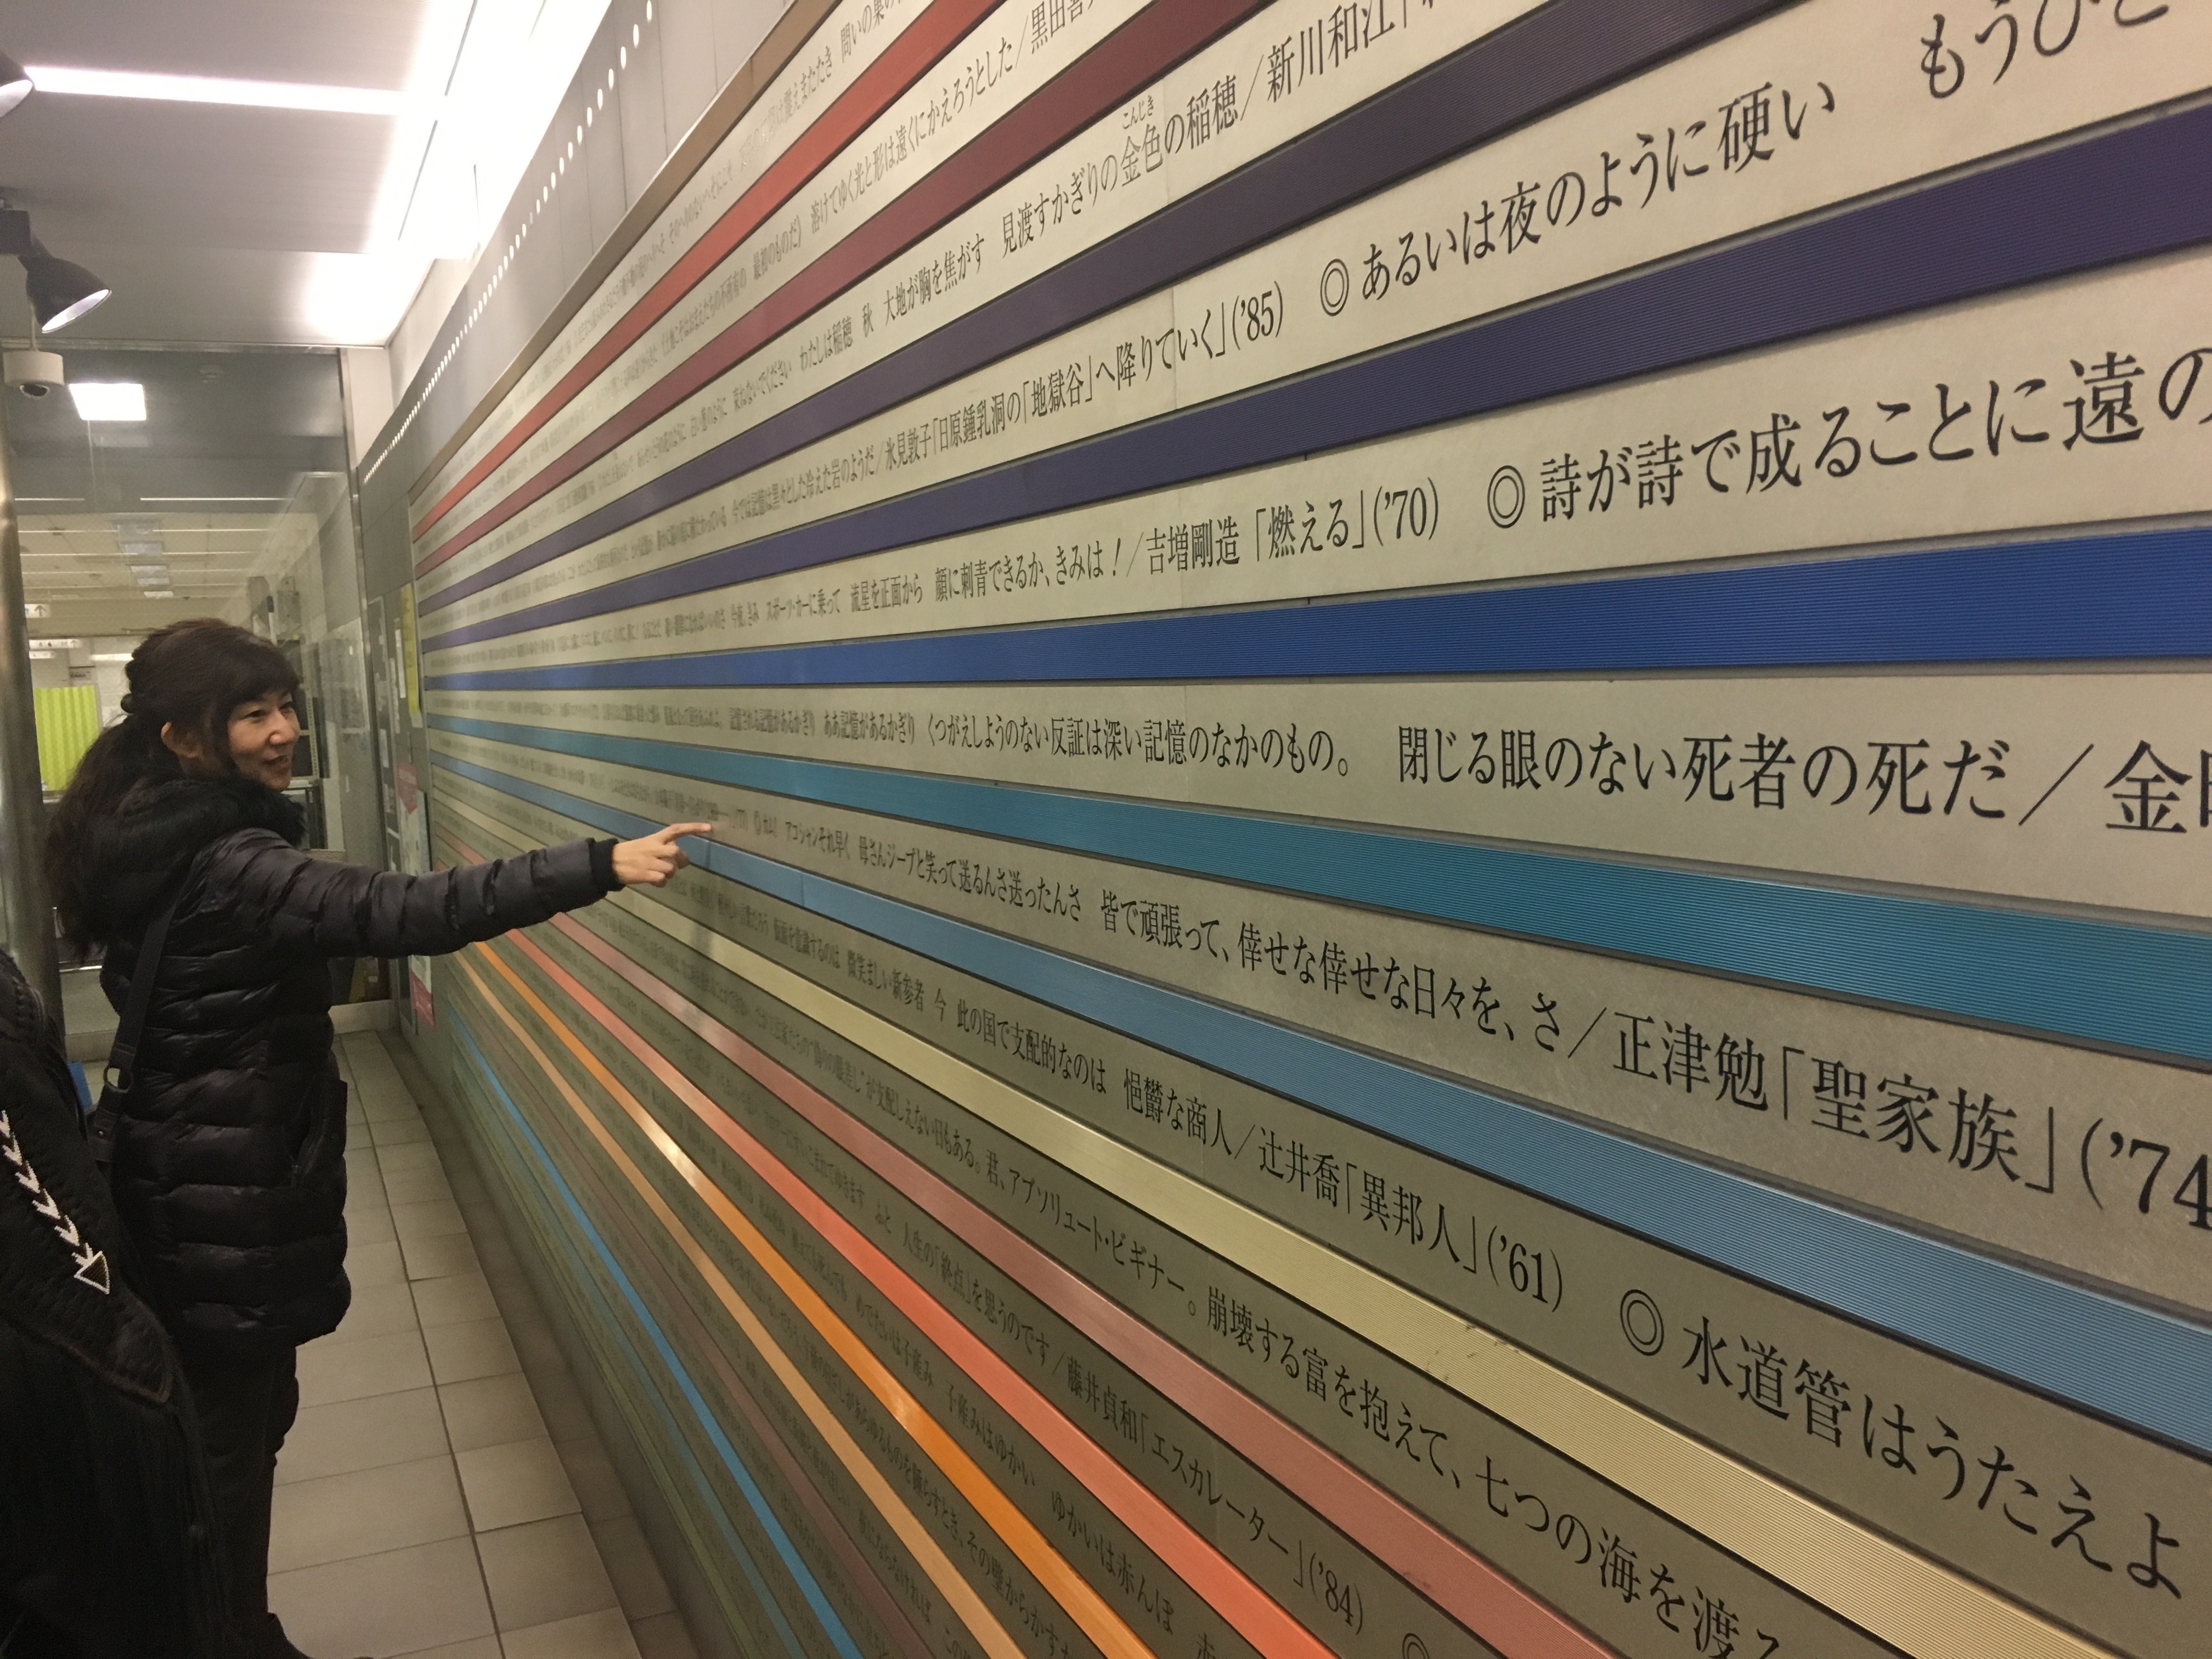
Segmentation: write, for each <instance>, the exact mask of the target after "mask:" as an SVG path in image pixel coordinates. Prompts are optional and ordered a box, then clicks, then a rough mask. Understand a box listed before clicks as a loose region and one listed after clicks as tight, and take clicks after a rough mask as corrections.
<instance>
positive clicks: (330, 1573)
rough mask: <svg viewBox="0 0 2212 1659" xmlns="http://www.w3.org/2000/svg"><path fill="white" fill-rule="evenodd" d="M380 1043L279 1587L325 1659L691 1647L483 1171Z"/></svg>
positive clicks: (629, 1653)
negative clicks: (340, 1313)
mask: <svg viewBox="0 0 2212 1659" xmlns="http://www.w3.org/2000/svg"><path fill="white" fill-rule="evenodd" d="M384 1041H385V1039H384V1038H382V1037H380V1036H378V1035H375V1034H361V1035H356V1036H347V1037H342V1038H340V1039H339V1044H338V1054H339V1064H340V1066H341V1068H342V1069H343V1071H344V1072H345V1074H346V1078H347V1080H348V1082H349V1083H350V1084H351V1085H352V1088H353V1108H352V1128H351V1133H350V1139H351V1150H350V1151H349V1152H348V1154H347V1158H348V1161H349V1164H350V1177H349V1178H350V1182H351V1189H350V1197H349V1202H348V1206H347V1225H348V1230H349V1234H350V1237H351V1241H352V1243H351V1254H350V1256H349V1269H350V1272H351V1273H352V1277H353V1284H354V1301H353V1309H352V1311H351V1312H350V1313H349V1314H348V1315H347V1316H346V1321H345V1323H344V1324H343V1325H342V1326H340V1327H339V1328H338V1329H337V1331H336V1332H335V1333H333V1334H331V1335H330V1336H328V1337H325V1338H324V1339H323V1340H321V1341H319V1342H314V1343H310V1344H309V1345H308V1346H307V1347H305V1348H303V1349H301V1352H300V1406H301V1410H300V1420H299V1424H298V1425H297V1426H296V1427H295V1429H294V1430H293V1431H292V1435H291V1437H290V1439H289V1441H288V1442H287V1443H286V1444H285V1447H284V1451H283V1456H282V1458H281V1459H280V1460H279V1462H278V1467H277V1473H276V1481H277V1486H276V1516H275V1520H274V1523H273V1526H272V1528H271V1536H270V1560H269V1569H270V1601H271V1604H272V1605H273V1606H274V1607H276V1611H277V1612H278V1613H280V1614H281V1615H282V1616H283V1620H284V1624H285V1627H286V1629H287V1630H288V1631H289V1632H290V1634H291V1637H292V1639H293V1641H294V1642H295V1644H297V1645H298V1646H299V1647H300V1648H301V1649H302V1650H304V1651H306V1652H307V1653H309V1654H312V1655H314V1656H316V1659H351V1656H355V1655H373V1656H375V1659H390V1656H399V1655H414V1656H419V1659H696V1656H695V1650H694V1649H693V1646H692V1644H691V1639H690V1636H689V1634H688V1633H687V1632H686V1631H685V1629H684V1623H683V1620H682V1617H681V1615H680V1614H678V1613H677V1612H676V1611H675V1607H674V1603H673V1602H672V1601H671V1599H670V1596H669V1593H668V1588H667V1585H666V1583H665V1581H664V1580H663V1578H662V1577H661V1574H660V1570H659V1567H658V1566H657V1565H655V1564H654V1561H653V1553H652V1551H651V1550H650V1549H649V1548H648V1547H647V1544H646V1541H645V1536H644V1534H643V1533H642V1531H641V1529H640V1528H639V1526H638V1523H637V1521H636V1519H635V1516H633V1515H632V1514H631V1512H630V1506H629V1499H628V1498H626V1497H625V1496H624V1494H623V1488H622V1485H621V1482H620V1481H619V1480H617V1479H616V1476H615V1473H614V1468H613V1466H612V1464H611V1462H609V1461H608V1458H607V1455H606V1452H605V1449H604V1448H603V1447H602V1446H601V1445H600V1443H599V1438H598V1436H597V1434H596V1432H595V1431H594V1430H593V1428H592V1422H591V1418H590V1415H589V1413H587V1411H586V1408H585V1405H584V1401H583V1396H582V1395H581V1394H580V1392H579V1390H578V1389H577V1387H576V1384H575V1382H574V1379H573V1378H572V1377H571V1376H569V1375H568V1370H567V1369H566V1367H565V1365H564V1364H563V1362H562V1358H561V1354H560V1351H559V1349H558V1347H557V1346H556V1344H555V1342H554V1340H553V1335H552V1331H551V1329H550V1327H549V1326H548V1325H547V1323H546V1322H545V1318H544V1313H543V1311H542V1310H541V1309H540V1308H539V1307H538V1304H537V1303H536V1301H535V1299H534V1298H533V1297H532V1295H531V1292H530V1291H529V1288H528V1286H527V1285H526V1283H525V1282H524V1281H523V1279H522V1276H521V1272H520V1263H519V1262H518V1261H517V1260H516V1257H515V1255H514V1251H513V1246H512V1245H511V1244H510V1243H508V1241H507V1238H506V1236H505V1234H504V1232H503V1231H502V1230H501V1227H500V1224H499V1220H498V1218H497V1215H496V1213H495V1212H494V1211H493V1210H492V1209H491V1207H490V1204H489V1200H488V1198H487V1196H486V1194H485V1193H484V1191H483V1186H482V1183H481V1181H480V1178H479V1177H478V1176H477V1173H476V1171H475V1170H473V1168H471V1167H470V1165H469V1164H468V1160H467V1155H466V1153H465V1151H464V1150H463V1149H462V1148H461V1146H459V1143H458V1141H456V1140H455V1139H453V1137H452V1136H451V1135H450V1133H448V1134H443V1135H441V1137H440V1139H441V1140H442V1141H444V1142H445V1143H446V1145H445V1146H444V1147H443V1149H442V1150H441V1146H440V1145H439V1144H438V1142H436V1141H434V1140H433V1139H432V1129H431V1125H430V1123H429V1122H428V1121H426V1119H425V1118H424V1116H423V1114H422V1109H421V1108H420V1106H419V1105H418V1104H417V1103H416V1100H415V1099H414V1097H412V1096H411V1095H410V1092H409V1091H408V1088H407V1085H406V1084H405V1082H404V1079H402V1077H401V1075H400V1073H399V1071H398V1067H397V1066H394V1065H393V1063H392V1056H391V1054H389V1053H387V1052H386V1049H385V1048H384V1046H383V1045H384Z"/></svg>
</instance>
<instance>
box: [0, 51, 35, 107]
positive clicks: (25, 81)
mask: <svg viewBox="0 0 2212 1659" xmlns="http://www.w3.org/2000/svg"><path fill="white" fill-rule="evenodd" d="M31 90H32V88H31V77H30V76H29V75H28V74H27V72H26V71H25V70H24V68H23V66H22V65H21V64H19V63H17V62H16V61H15V59H14V58H10V57H9V55H8V54H7V53H6V52H0V115H5V114H6V113H7V112H9V110H11V109H13V108H15V106H16V105H18V104H20V103H21V102H22V101H23V100H25V99H26V98H28V97H29V96H30V95H31Z"/></svg>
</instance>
